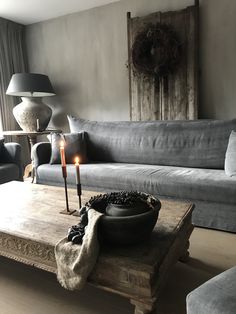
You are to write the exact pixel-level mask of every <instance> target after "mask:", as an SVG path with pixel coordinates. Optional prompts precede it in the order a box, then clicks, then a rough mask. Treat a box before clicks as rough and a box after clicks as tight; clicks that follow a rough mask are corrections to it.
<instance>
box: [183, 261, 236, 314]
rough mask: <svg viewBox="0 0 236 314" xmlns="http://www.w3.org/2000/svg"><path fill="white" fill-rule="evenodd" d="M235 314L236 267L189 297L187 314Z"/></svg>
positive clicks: (211, 280) (199, 288)
mask: <svg viewBox="0 0 236 314" xmlns="http://www.w3.org/2000/svg"><path fill="white" fill-rule="evenodd" d="M205 313H209V314H211V313H214V314H235V313H236V267H233V268H230V269H228V270H226V271H224V272H223V273H221V274H219V275H218V276H215V277H213V278H212V279H210V280H208V281H207V282H205V283H204V284H203V285H201V286H200V287H198V288H197V289H195V290H193V291H192V292H191V293H189V294H188V296H187V314H205Z"/></svg>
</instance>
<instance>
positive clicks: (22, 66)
mask: <svg viewBox="0 0 236 314" xmlns="http://www.w3.org/2000/svg"><path fill="white" fill-rule="evenodd" d="M24 34H25V26H24V25H21V24H18V23H14V22H12V21H9V20H6V19H4V18H1V17H0V131H1V130H4V131H9V130H18V129H20V128H19V126H18V123H17V122H16V120H15V118H14V116H13V114H12V109H13V107H14V106H15V105H16V104H18V103H19V102H20V101H21V100H20V98H19V97H13V96H8V95H6V89H7V87H8V84H9V82H10V79H11V76H12V74H14V73H18V72H27V70H28V66H27V57H26V48H25V40H24ZM7 140H11V141H12V140H13V141H18V142H20V144H21V145H22V148H23V159H24V160H23V161H24V163H25V164H26V163H27V162H28V161H29V157H30V156H29V149H28V145H27V142H26V138H24V137H18V138H8V139H7Z"/></svg>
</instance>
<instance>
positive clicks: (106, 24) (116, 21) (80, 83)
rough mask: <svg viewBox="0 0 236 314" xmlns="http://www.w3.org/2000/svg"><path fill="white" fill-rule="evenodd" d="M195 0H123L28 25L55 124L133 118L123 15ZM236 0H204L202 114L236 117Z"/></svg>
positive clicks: (32, 57)
mask: <svg viewBox="0 0 236 314" xmlns="http://www.w3.org/2000/svg"><path fill="white" fill-rule="evenodd" d="M192 4H193V1H187V0H165V1H163V0H123V1H120V2H116V3H112V4H109V5H106V6H102V7H98V8H94V9H90V10H87V11H83V12H78V13H74V14H70V15H66V16H63V17H59V18H56V19H52V20H48V21H44V22H41V23H36V24H32V25H28V26H27V27H26V43H27V51H28V57H29V67H30V71H31V72H35V73H44V74H47V75H48V76H49V77H50V79H51V81H52V83H53V85H54V87H55V91H56V94H57V96H55V97H50V98H47V100H46V101H47V103H48V104H49V105H50V106H51V107H52V109H53V118H52V122H51V125H52V126H55V127H58V128H62V129H63V130H65V131H66V130H68V124H67V119H66V114H74V115H76V116H80V117H83V118H87V119H93V120H128V119H129V93H128V71H127V68H126V62H127V23H126V12H127V11H130V12H131V14H132V16H142V15H146V14H149V13H152V12H156V11H166V10H178V9H182V8H184V7H186V6H188V5H192ZM235 16H236V2H235V1H232V0H224V1H221V0H202V1H200V47H199V49H200V50H199V52H200V69H201V76H200V108H199V117H200V118H219V119H227V118H232V117H236V105H235V99H236V71H235V69H236V58H235V52H236V36H235V29H236V19H235Z"/></svg>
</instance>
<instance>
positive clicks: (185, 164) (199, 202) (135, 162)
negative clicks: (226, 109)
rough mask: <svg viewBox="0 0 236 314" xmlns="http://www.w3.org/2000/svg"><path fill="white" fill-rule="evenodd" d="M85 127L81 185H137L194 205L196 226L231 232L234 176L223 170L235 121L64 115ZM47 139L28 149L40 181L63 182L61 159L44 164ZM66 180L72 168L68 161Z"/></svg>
mask: <svg viewBox="0 0 236 314" xmlns="http://www.w3.org/2000/svg"><path fill="white" fill-rule="evenodd" d="M68 119H69V125H70V130H71V132H81V131H84V132H85V135H86V136H85V137H86V143H87V156H88V160H89V162H88V163H86V164H82V165H81V167H80V173H81V183H82V187H83V188H84V189H94V190H101V191H111V190H139V191H144V192H147V193H151V194H153V195H155V196H157V197H162V198H163V197H164V198H170V199H175V200H176V199H178V200H188V201H190V202H193V203H194V204H195V210H194V213H193V223H194V224H195V225H197V226H201V227H207V228H214V229H220V230H226V231H231V232H236V177H229V176H227V175H226V174H225V171H224V161H225V152H226V149H227V145H228V139H229V135H230V133H231V130H236V120H231V121H217V120H196V121H150V122H148V121H147V122H97V121H87V120H83V119H76V118H74V117H71V116H70V117H68ZM50 154H51V144H50V143H38V144H36V145H35V146H34V148H33V150H32V158H33V161H34V165H35V168H36V182H37V183H39V184H49V185H62V184H63V178H62V174H61V166H60V164H53V165H51V164H49V160H50ZM67 172H68V184H69V185H70V186H72V187H75V169H74V166H73V165H67Z"/></svg>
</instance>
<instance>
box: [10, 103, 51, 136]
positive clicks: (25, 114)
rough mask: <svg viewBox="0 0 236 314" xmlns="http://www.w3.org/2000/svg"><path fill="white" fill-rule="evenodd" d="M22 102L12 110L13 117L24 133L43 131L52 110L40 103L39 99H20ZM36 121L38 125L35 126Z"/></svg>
mask: <svg viewBox="0 0 236 314" xmlns="http://www.w3.org/2000/svg"><path fill="white" fill-rule="evenodd" d="M21 99H22V102H21V103H20V104H19V105H17V106H15V107H14V108H13V115H14V117H15V119H16V121H17V123H18V124H19V126H20V127H21V128H22V130H23V131H25V132H35V131H37V128H38V127H39V129H40V131H44V130H45V129H46V128H47V126H48V123H49V121H50V119H51V116H52V109H51V108H50V107H48V106H47V105H46V104H44V103H43V102H42V98H41V97H21ZM37 119H38V121H39V125H38V126H37Z"/></svg>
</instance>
